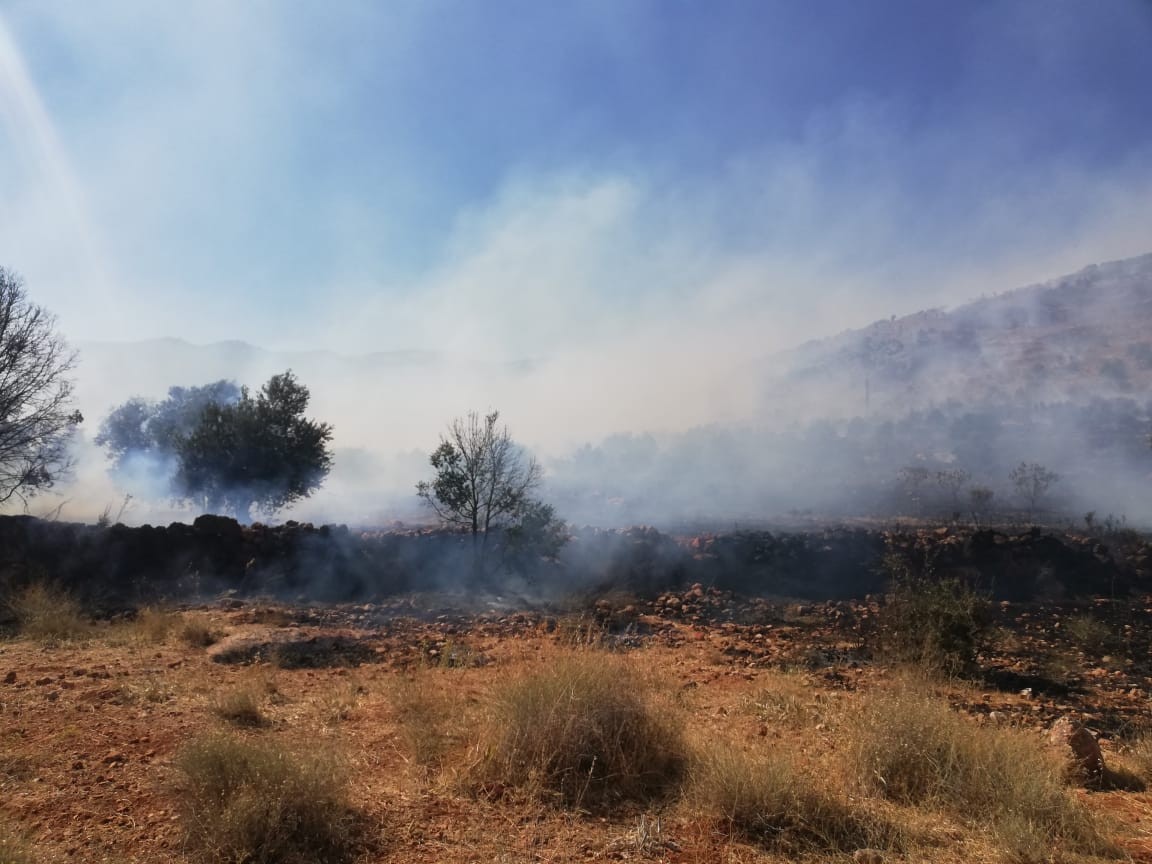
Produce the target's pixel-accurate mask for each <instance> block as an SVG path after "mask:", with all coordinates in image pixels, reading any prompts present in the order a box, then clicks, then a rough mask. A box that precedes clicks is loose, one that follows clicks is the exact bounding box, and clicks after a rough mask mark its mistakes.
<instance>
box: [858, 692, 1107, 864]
mask: <svg viewBox="0 0 1152 864" xmlns="http://www.w3.org/2000/svg"><path fill="white" fill-rule="evenodd" d="M853 737H854V741H855V750H856V752H855V769H856V776H857V778H858V780H859V782H860V783H861V785H862V786H864V787H865V788H867V789H869V790H871V791H873V792H876V793H879V794H880V795H881V796H883V797H885V798H888V799H891V800H893V801H897V802H900V803H902V804H927V805H930V806H938V807H941V808H943V809H947V810H950V811H952V812H954V813H957V814H959V815H960V816H962V817H965V818H974V819H978V820H981V821H983V822H985V823H987V824H989V825H991V826H992V828H993V830H996V831H999V830H1003V831H1005V832H1008V833H1010V834H1011V835H1012V836H1013V837H1015V838H1016V840H1017V841H1021V842H1022V839H1023V840H1027V839H1028V838H1034V839H1036V840H1037V843H1038V844H1039V845H1035V844H1034V848H1033V849H1032V852H1033V853H1034V854H1035V855H1036V856H1040V857H1043V856H1045V855H1048V854H1050V852H1051V848H1050V847H1051V846H1052V845H1053V844H1054V843H1057V842H1063V843H1064V844H1066V845H1067V846H1068V847H1070V848H1072V849H1074V850H1075V851H1080V852H1086V853H1100V852H1106V851H1109V849H1110V847H1109V845H1108V843H1107V842H1106V841H1105V839H1104V838H1103V836H1102V835H1101V833H1100V831H1099V829H1098V827H1097V825H1096V823H1095V822H1094V821H1093V819H1092V817H1091V815H1090V814H1089V813H1088V812H1087V811H1086V810H1084V809H1083V808H1082V807H1081V806H1080V805H1079V803H1078V802H1077V801H1076V800H1075V798H1073V797H1072V795H1071V794H1070V793H1069V791H1068V789H1067V788H1066V787H1065V785H1064V767H1063V765H1062V764H1061V763H1060V760H1059V758H1058V757H1055V756H1054V755H1053V754H1052V753H1051V752H1049V751H1047V750H1046V749H1045V748H1044V745H1043V742H1042V741H1041V740H1040V739H1039V738H1038V737H1036V736H1035V735H1033V734H1031V733H1028V732H1026V731H1023V730H1018V729H985V728H981V727H978V726H976V725H975V724H973V723H971V722H969V721H967V720H965V719H964V718H963V717H961V716H960V715H958V714H957V713H955V712H954V711H952V710H951V709H950V708H949V707H948V705H947V704H946V703H945V702H943V701H940V700H936V699H932V698H929V697H926V696H921V695H918V694H915V693H908V692H905V693H898V694H895V695H885V696H878V697H875V698H874V699H872V700H871V701H870V703H869V704H868V706H867V710H865V711H864V712H863V714H862V715H860V716H859V718H858V727H857V729H856V730H855V734H854V736H853ZM1022 826H1028V830H1027V831H1024V830H1023V828H1022ZM1040 841H1042V842H1040ZM1026 851H1027V850H1026V849H1025V848H1024V847H1023V846H1019V848H1017V849H1016V852H1015V854H1017V855H1018V856H1019V857H1021V858H1023V859H1028V858H1029V857H1030V856H1029V855H1027V854H1025V852H1026Z"/></svg>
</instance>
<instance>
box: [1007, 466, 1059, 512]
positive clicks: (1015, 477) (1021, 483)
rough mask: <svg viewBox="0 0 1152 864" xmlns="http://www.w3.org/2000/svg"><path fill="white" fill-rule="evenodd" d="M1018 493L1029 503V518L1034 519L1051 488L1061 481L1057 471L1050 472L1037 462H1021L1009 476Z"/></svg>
mask: <svg viewBox="0 0 1152 864" xmlns="http://www.w3.org/2000/svg"><path fill="white" fill-rule="evenodd" d="M1009 477H1010V478H1011V480H1012V485H1013V486H1015V487H1016V493H1017V494H1018V495H1019V496H1020V497H1021V498H1023V499H1024V500H1025V501H1026V502H1028V518H1029V519H1032V518H1034V516H1035V514H1036V507H1037V505H1039V503H1040V501H1041V500H1042V499H1043V498H1044V496H1045V495H1046V494H1047V493H1048V489H1049V487H1050V486H1051V485H1052V484H1053V483H1055V482H1057V481H1058V480H1059V479H1060V475H1059V474H1057V473H1056V472H1055V471H1049V470H1048V469H1047V468H1045V467H1044V466H1043V465H1040V464H1039V463H1037V462H1021V463H1020V464H1019V465H1017V466H1016V467H1015V468H1013V469H1012V473H1011V474H1010V475H1009Z"/></svg>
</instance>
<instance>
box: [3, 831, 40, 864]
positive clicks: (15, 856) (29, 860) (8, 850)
mask: <svg viewBox="0 0 1152 864" xmlns="http://www.w3.org/2000/svg"><path fill="white" fill-rule="evenodd" d="M35 862H36V857H35V856H34V855H33V854H32V847H31V846H30V845H29V844H28V842H27V841H26V840H25V839H24V838H23V837H21V836H20V835H18V834H17V833H16V832H15V831H13V830H12V829H11V828H9V827H8V826H7V825H5V824H3V823H0V864H35Z"/></svg>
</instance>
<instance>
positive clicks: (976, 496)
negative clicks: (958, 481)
mask: <svg viewBox="0 0 1152 864" xmlns="http://www.w3.org/2000/svg"><path fill="white" fill-rule="evenodd" d="M995 497H996V493H995V492H993V491H992V490H991V489H989V488H988V487H987V486H973V487H972V488H971V489H969V490H968V503H969V505H970V506H971V508H972V521H973V522H974V523H975V524H976V527H977V528H979V527H980V516H981V515H982V514H988V516H989V518H991V515H992V500H993V499H994V498H995Z"/></svg>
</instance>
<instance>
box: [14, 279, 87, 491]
mask: <svg viewBox="0 0 1152 864" xmlns="http://www.w3.org/2000/svg"><path fill="white" fill-rule="evenodd" d="M55 327H56V320H55V318H53V316H52V315H51V314H49V313H48V312H46V311H45V310H44V309H43V308H41V307H40V306H37V305H35V304H34V303H32V302H30V301H29V300H28V297H27V295H26V294H25V292H24V283H23V280H21V279H20V277H19V276H17V275H16V274H15V273H12V272H11V271H9V270H5V269H4V268H3V267H0V504H2V503H4V502H6V501H9V500H11V499H12V498H13V497H15V498H19V499H21V500H27V498H28V497H30V496H32V495H34V494H35V493H36V492H38V491H41V490H43V489H47V488H49V487H51V486H52V484H53V482H55V480H56V479H57V478H59V477H60V476H61V474H63V473H64V472H66V471H67V470H68V468H69V467H70V466H71V458H70V457H69V454H68V444H69V442H70V440H71V438H72V434H73V432H74V431H75V429H76V426H77V425H78V424H79V423H80V422H81V421H82V420H83V419H84V418H83V417H81V416H80V413H79V412H78V411H74V410H71V409H70V407H69V406H70V404H71V401H72V387H73V384H72V379H71V378H69V373H70V372H71V371H72V369H73V368H74V366H75V364H76V355H75V354H74V353H73V352H71V351H69V350H68V346H67V345H66V343H65V342H64V340H63V338H62V337H60V335H59V334H57V332H56V329H55Z"/></svg>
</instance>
